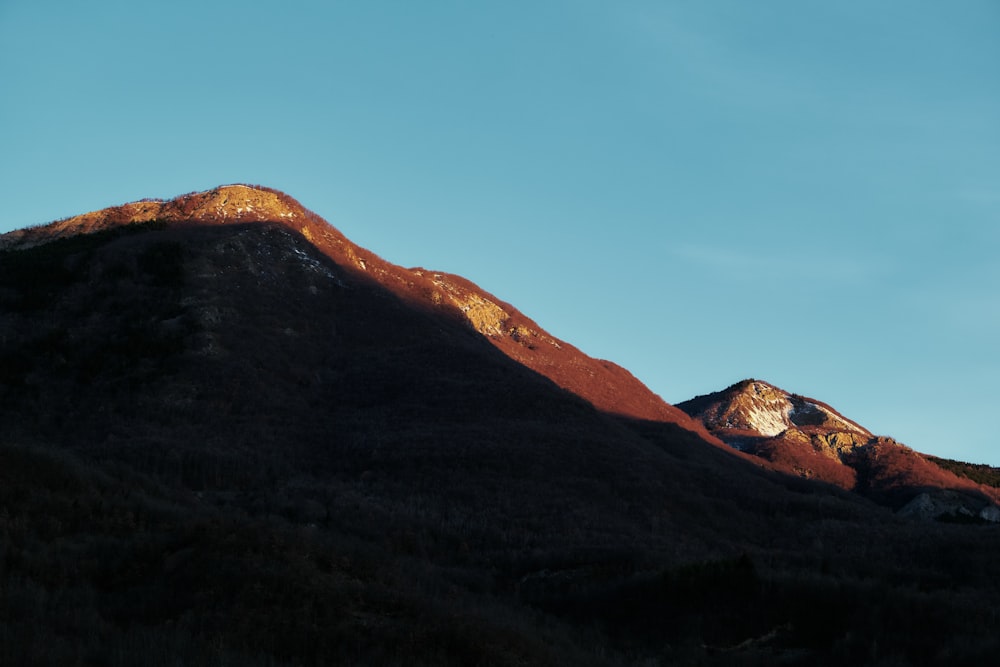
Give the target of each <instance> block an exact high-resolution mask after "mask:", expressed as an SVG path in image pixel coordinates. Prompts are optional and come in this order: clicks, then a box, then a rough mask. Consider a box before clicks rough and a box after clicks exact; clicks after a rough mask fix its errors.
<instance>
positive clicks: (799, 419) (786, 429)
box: [678, 379, 1000, 512]
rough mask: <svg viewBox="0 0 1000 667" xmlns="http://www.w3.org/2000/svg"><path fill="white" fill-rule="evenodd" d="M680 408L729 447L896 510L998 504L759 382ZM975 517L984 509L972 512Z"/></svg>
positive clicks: (832, 413)
mask: <svg viewBox="0 0 1000 667" xmlns="http://www.w3.org/2000/svg"><path fill="white" fill-rule="evenodd" d="M678 407H679V408H680V409H683V410H684V411H686V412H687V413H688V414H690V415H691V416H693V417H696V418H698V419H699V420H701V421H702V423H704V424H705V426H706V427H707V428H708V429H709V431H710V432H711V433H712V434H713V435H715V436H717V437H718V438H719V439H721V440H723V441H724V442H726V443H728V444H729V445H731V446H733V447H735V448H737V449H739V450H741V451H744V452H747V453H749V454H752V455H754V456H757V457H760V458H762V459H764V460H766V461H769V462H770V463H772V464H773V465H774V466H775V467H776V468H778V469H779V470H782V471H785V472H788V473H791V474H795V475H800V476H802V477H809V478H815V479H819V480H822V481H825V482H829V483H832V484H836V485H837V486H840V487H842V488H844V489H848V490H853V491H858V492H860V493H863V494H865V495H868V496H870V497H872V498H874V499H876V500H878V501H881V502H885V503H886V504H889V505H892V506H896V507H899V506H901V505H902V504H904V503H905V502H906V501H908V500H910V499H911V498H912V497H913V496H914V495H915V494H916V493H918V492H924V491H932V490H940V489H952V490H959V491H962V492H965V493H970V494H975V495H976V496H978V497H981V498H982V499H983V502H985V500H986V499H989V500H990V501H991V502H993V503H997V502H1000V492H998V490H997V489H995V488H993V487H989V486H985V485H980V484H976V483H975V482H973V481H971V480H969V479H965V478H961V477H958V476H957V475H955V474H954V473H952V472H950V471H948V470H945V469H943V468H941V467H940V466H938V465H936V464H934V463H933V462H932V461H930V460H928V459H927V458H926V457H924V456H923V455H922V454H920V453H919V452H916V451H914V450H912V449H910V448H909V447H906V446H904V445H902V444H900V443H898V442H896V441H895V440H893V439H892V438H888V437H884V436H876V435H873V434H872V433H871V432H870V431H869V430H868V429H866V428H864V427H863V426H861V425H859V424H858V423H856V422H854V421H851V420H850V419H848V418H846V417H844V416H843V415H842V414H840V413H839V412H837V411H836V410H834V409H833V408H832V407H830V406H829V405H827V404H826V403H823V402H821V401H817V400H815V399H812V398H808V397H805V396H800V395H798V394H790V393H788V392H787V391H784V390H783V389H779V388H778V387H775V386H773V385H770V384H768V383H766V382H762V381H760V380H752V379H751V380H743V381H742V382H738V383H736V384H734V385H732V386H730V387H728V388H726V389H724V390H722V391H718V392H714V393H712V394H707V395H705V396H698V397H697V398H693V399H691V400H689V401H684V402H683V403H679V404H678ZM975 509H976V512H979V511H980V510H981V509H982V507H980V506H978V504H977V506H976V508H975Z"/></svg>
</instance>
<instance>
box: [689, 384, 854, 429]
mask: <svg viewBox="0 0 1000 667" xmlns="http://www.w3.org/2000/svg"><path fill="white" fill-rule="evenodd" d="M678 407H680V408H682V409H684V410H685V411H686V412H688V414H691V415H693V416H697V417H699V418H700V419H701V420H702V421H703V422H704V423H705V425H706V426H707V427H708V428H709V429H710V430H716V431H725V432H729V433H731V434H732V435H737V436H739V435H745V436H751V437H765V438H769V437H773V436H777V435H780V434H782V433H784V432H785V431H787V430H789V429H795V430H822V431H824V432H846V433H852V434H857V435H861V436H865V437H871V435H872V434H871V433H870V432H869V431H868V430H867V429H865V428H864V427H862V426H860V425H858V424H857V423H855V422H853V421H851V420H849V419H847V418H846V417H844V416H843V415H841V414H840V413H838V412H837V411H836V410H834V409H833V408H831V407H830V406H828V405H826V404H825V403H821V402H820V401H817V400H815V399H811V398H806V397H804V396H799V395H798V394H791V393H789V392H787V391H785V390H784V389H780V388H778V387H776V386H774V385H772V384H769V383H767V382H764V381H762V380H756V379H752V378H751V379H747V380H742V381H740V382H737V383H736V384H734V385H732V386H730V387H728V388H726V389H724V390H722V391H720V392H715V393H713V394H708V395H705V396H699V397H697V398H694V399H691V400H690V401H686V402H685V403H682V404H679V405H678Z"/></svg>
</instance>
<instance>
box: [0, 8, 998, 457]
mask: <svg viewBox="0 0 1000 667" xmlns="http://www.w3.org/2000/svg"><path fill="white" fill-rule="evenodd" d="M233 182H249V183H261V184H264V185H269V186H272V187H275V188H279V189H281V190H284V191H286V192H288V193H289V194H291V195H292V196H293V197H295V198H297V199H299V200H300V201H301V202H302V203H303V204H304V205H305V206H306V207H308V208H310V209H312V210H314V211H316V212H317V213H319V214H320V215H322V216H323V217H325V218H326V219H327V220H329V221H330V222H331V223H332V224H333V225H335V226H336V227H338V228H339V229H341V230H342V231H343V232H344V233H345V234H347V236H348V237H349V238H351V239H352V240H354V241H355V242H357V243H360V244H361V245H363V246H365V247H367V248H369V249H371V250H373V251H374V252H376V253H378V254H380V255H382V256H383V257H385V258H386V259H389V260H390V261H393V262H396V263H399V264H403V265H407V266H414V265H422V266H426V267H429V268H434V269H438V270H445V271H450V272H453V273H458V274H461V275H464V276H466V277H468V278H470V279H471V280H474V281H476V282H478V283H479V284H480V285H481V286H483V287H484V288H485V289H487V290H489V291H491V292H493V293H495V294H496V295H497V296H499V297H500V298H502V299H504V300H506V301H509V302H511V303H513V304H515V305H516V306H517V307H519V308H520V309H521V310H523V311H524V312H525V313H526V314H527V315H529V316H531V317H533V318H534V319H536V320H537V321H538V322H539V323H540V324H541V325H542V326H543V327H545V328H547V329H549V330H550V331H551V332H552V333H553V334H555V335H556V336H559V337H561V338H564V339H566V340H568V341H570V342H572V343H574V344H576V345H577V346H578V347H580V348H582V349H583V350H584V351H585V352H587V353H589V354H591V355H593V356H598V357H603V358H607V359H611V360H613V361H615V362H618V363H620V364H622V365H623V366H625V367H627V368H628V369H630V370H631V371H632V372H633V373H634V374H635V375H637V376H638V377H639V378H640V379H642V380H643V381H645V382H646V383H647V384H648V385H649V386H650V387H651V388H652V389H653V390H655V391H656V392H658V393H659V394H661V395H662V396H663V397H664V398H665V399H667V400H668V401H671V402H679V401H681V400H684V399H686V398H689V397H691V396H693V395H695V394H699V393H705V392H708V391H712V390H715V389H720V388H722V387H725V386H727V385H729V384H731V383H732V382H735V381H737V380H740V379H742V378H744V377H751V376H752V377H757V378H760V379H764V380H768V381H770V382H772V383H774V384H777V385H779V386H781V387H783V388H785V389H788V390H790V391H794V392H798V393H802V394H806V395H810V396H813V397H815V398H819V399H821V400H825V401H827V402H829V403H830V404H832V405H833V406H834V407H836V408H838V409H840V410H841V411H842V412H844V413H845V414H846V415H847V416H848V417H850V418H852V419H855V420H857V421H859V422H861V423H862V424H864V425H866V426H867V427H868V428H870V429H872V430H874V431H876V432H879V433H882V434H887V435H891V436H894V437H896V438H897V439H899V440H900V441H902V442H904V443H906V444H908V445H910V446H911V447H913V448H915V449H917V450H920V451H925V452H930V453H935V454H940V455H944V456H950V457H954V458H960V459H965V460H971V461H976V462H988V463H992V464H994V465H1000V436H998V435H997V431H998V427H997V425H996V423H995V422H996V420H997V417H998V415H1000V400H998V399H1000V390H998V387H1000V351H998V341H1000V3H998V2H996V0H980V1H977V0H956V1H955V2H940V1H937V0H935V1H933V2H921V1H919V0H906V1H902V0H900V1H891V0H890V1H880V2H870V1H868V0H863V1H844V0H837V1H836V2H832V1H830V0H823V1H822V2H818V1H809V0H787V1H767V0H761V1H760V2H757V1H755V2H745V1H742V0H734V1H721V0H720V1H716V2H712V1H708V0H706V1H697V2H695V1H691V2H670V1H652V0H645V1H644V0H636V1H629V0H622V1H620V2H619V1H611V0H607V1H601V2H597V1H592V0H566V1H558V0H533V1H524V2H521V1H510V0H508V1H505V2H472V1H468V2H461V1H458V0H451V1H445V0H427V1H423V2H414V1H411V0H400V1H397V2H388V1H379V0H350V1H341V2H337V1H334V0H327V1H323V2H300V1H297V0H284V1H283V2H253V1H250V0H241V1H239V2H236V1H228V0H227V1H222V2H213V1H212V0H198V1H192V0H173V1H171V2H157V3H154V2H143V1H141V0H138V1H137V0H122V1H107V0H91V1H90V2H70V1H68V0H67V1H65V2H59V1H58V0H0V198H2V202H3V207H2V211H3V214H2V215H0V231H7V230H10V229H14V228H18V227H23V226H27V225H32V224H38V223H42V222H47V221H50V220H53V219H57V218H61V217H65V216H68V215H72V214H76V213H82V212H86V211H90V210H94V209H98V208H102V207H105V206H109V205H113V204H119V203H123V202H126V201H132V200H136V199H140V198H143V197H163V198H167V197H172V196H174V195H178V194H182V193H185V192H189V191H193V190H204V189H208V188H211V187H213V186H215V185H219V184H223V183H233Z"/></svg>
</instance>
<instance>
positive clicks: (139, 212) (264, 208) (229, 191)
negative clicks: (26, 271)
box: [0, 184, 309, 249]
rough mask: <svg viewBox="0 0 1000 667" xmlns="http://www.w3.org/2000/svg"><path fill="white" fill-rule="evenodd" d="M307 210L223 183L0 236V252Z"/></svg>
mask: <svg viewBox="0 0 1000 667" xmlns="http://www.w3.org/2000/svg"><path fill="white" fill-rule="evenodd" d="M308 216H309V213H308V211H306V209H305V208H303V207H302V205H301V204H299V203H298V202H297V201H295V200H294V199H292V198H291V197H289V196H288V195H286V194H284V193H283V192H279V191H278V190H273V189H271V188H265V187H261V186H254V185H244V184H233V185H223V186H219V187H217V188H213V189H211V190H206V191H203V192H192V193H189V194H186V195H181V196H179V197H175V198H173V199H168V200H163V199H142V200H139V201H135V202H130V203H128V204H122V205H121V206H112V207H110V208H105V209H101V210H99V211H93V212H91V213H84V214H82V215H76V216H73V217H70V218H65V219H63V220H58V221H56V222H53V223H49V224H47V225H41V226H39V227H30V228H27V229H19V230H16V231H13V232H10V233H8V234H4V235H2V236H0V249H4V248H26V247H30V246H35V245H41V244H43V243H48V242H49V241H54V240H56V239H60V238H65V237H69V236H76V235H79V234H89V233H92V232H99V231H102V230H105V229H111V228H114V227H121V226H125V225H134V224H141V223H144V222H151V221H154V220H156V221H161V222H196V223H200V224H227V223H241V222H279V221H281V222H287V223H291V222H293V221H295V220H296V219H299V220H303V219H305V218H306V217H308Z"/></svg>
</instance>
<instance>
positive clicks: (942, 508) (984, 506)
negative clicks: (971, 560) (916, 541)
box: [897, 491, 1000, 523]
mask: <svg viewBox="0 0 1000 667" xmlns="http://www.w3.org/2000/svg"><path fill="white" fill-rule="evenodd" d="M897 514H899V516H904V517H909V518H913V519H919V520H921V521H935V520H936V521H955V522H966V523H972V522H985V523H1000V507H997V506H996V505H994V504H992V503H988V502H984V501H982V500H977V499H976V498H974V497H970V496H969V495H968V494H963V493H958V492H955V491H933V492H924V493H921V494H919V495H917V496H916V497H915V498H914V499H913V500H911V501H910V502H908V503H907V504H906V505H904V506H903V507H902V508H900V510H899V511H898V512H897Z"/></svg>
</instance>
